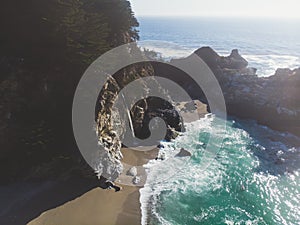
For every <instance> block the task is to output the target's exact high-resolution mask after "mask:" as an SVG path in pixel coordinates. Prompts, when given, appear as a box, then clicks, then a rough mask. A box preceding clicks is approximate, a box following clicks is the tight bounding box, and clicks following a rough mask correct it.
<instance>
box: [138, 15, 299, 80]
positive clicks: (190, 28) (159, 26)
mask: <svg viewBox="0 0 300 225" xmlns="http://www.w3.org/2000/svg"><path fill="white" fill-rule="evenodd" d="M139 22H140V28H139V29H140V36H141V40H142V41H148V40H155V41H165V42H168V43H161V44H157V43H153V42H152V43H151V42H150V43H149V44H146V47H148V48H149V49H152V50H156V51H158V52H160V53H162V55H163V56H164V57H165V58H171V57H183V56H187V55H188V54H190V53H192V52H193V51H194V50H196V49H198V48H200V47H203V46H210V47H212V48H213V49H215V50H216V51H217V52H218V53H219V54H222V55H228V54H230V51H231V50H232V49H235V48H237V49H239V50H240V53H241V54H242V55H243V56H244V57H245V58H246V59H247V60H248V61H249V63H250V66H252V67H256V68H257V69H258V75H259V76H269V75H272V74H274V72H275V70H276V69H277V68H282V67H283V68H285V67H289V68H295V67H299V66H300V20H287V19H285V20H280V19H273V20H271V19H244V18H242V19H238V18H235V19H230V18H155V17H142V18H139Z"/></svg>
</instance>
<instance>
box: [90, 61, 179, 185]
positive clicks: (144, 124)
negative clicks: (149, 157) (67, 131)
mask: <svg viewBox="0 0 300 225" xmlns="http://www.w3.org/2000/svg"><path fill="white" fill-rule="evenodd" d="M152 75H153V70H152V67H151V66H149V65H148V64H147V65H142V66H131V67H129V68H125V69H124V70H122V71H119V72H118V73H117V74H115V75H114V76H112V77H111V79H110V80H108V82H107V83H106V84H105V86H104V88H103V89H102V91H101V93H100V95H99V98H98V104H97V107H96V116H95V120H96V122H97V129H96V131H97V135H98V138H99V144H100V145H101V146H102V147H104V151H102V152H101V151H100V152H99V154H98V155H97V156H95V166H94V169H95V171H96V173H97V175H98V177H101V176H103V177H105V178H107V179H109V180H111V181H114V180H115V179H116V178H117V177H118V176H119V175H120V174H121V173H122V171H123V166H122V163H121V160H122V158H123V156H122V154H121V147H122V142H121V140H122V138H123V137H124V135H125V133H126V132H128V131H126V128H125V127H126V126H125V125H126V124H125V121H126V120H125V117H126V116H128V114H126V113H123V114H122V113H120V112H119V111H118V109H117V108H114V107H115V105H114V103H115V102H116V100H117V98H118V97H119V96H118V94H119V92H120V90H121V89H122V88H123V87H125V86H126V85H127V84H129V83H130V82H132V81H134V80H136V79H138V78H141V77H150V79H151V82H152V83H151V85H150V84H149V83H146V82H144V81H143V80H141V81H139V82H140V86H139V87H140V88H141V89H142V90H146V91H147V90H148V89H149V85H150V86H151V87H153V86H154V87H158V91H159V89H160V88H159V87H160V85H159V83H157V81H156V80H155V79H154V78H151V76H152ZM148 82H150V81H149V80H148ZM135 91H138V90H135ZM140 91H141V90H140ZM161 91H164V90H162V89H161ZM127 97H132V98H133V100H134V102H136V104H135V105H133V106H132V108H131V109H130V115H131V119H132V124H133V129H134V133H135V135H136V137H138V138H141V139H143V138H148V136H149V135H150V132H149V127H148V126H149V122H150V120H151V119H152V118H154V117H161V118H163V119H164V120H165V121H166V123H167V124H168V125H169V128H168V130H167V137H166V139H171V138H172V137H175V136H176V134H177V131H181V130H180V129H181V124H180V118H179V115H178V114H176V110H175V109H174V108H172V107H170V106H169V105H167V104H166V102H163V101H162V100H161V99H156V98H147V99H138V95H137V96H127ZM132 176H136V174H135V175H132Z"/></svg>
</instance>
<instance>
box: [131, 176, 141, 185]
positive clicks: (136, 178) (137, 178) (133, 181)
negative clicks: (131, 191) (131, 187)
mask: <svg viewBox="0 0 300 225" xmlns="http://www.w3.org/2000/svg"><path fill="white" fill-rule="evenodd" d="M140 181H141V178H140V177H138V176H135V177H134V178H133V179H132V183H133V184H138V183H140Z"/></svg>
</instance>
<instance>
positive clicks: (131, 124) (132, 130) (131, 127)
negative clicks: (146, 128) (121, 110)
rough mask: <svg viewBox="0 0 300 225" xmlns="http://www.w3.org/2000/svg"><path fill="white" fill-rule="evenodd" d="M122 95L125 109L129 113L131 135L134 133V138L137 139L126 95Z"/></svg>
mask: <svg viewBox="0 0 300 225" xmlns="http://www.w3.org/2000/svg"><path fill="white" fill-rule="evenodd" d="M121 95H122V98H123V101H124V105H125V109H126V111H127V116H128V121H129V127H130V129H131V133H132V136H133V137H135V134H134V129H133V123H132V118H131V114H130V111H129V109H128V107H127V104H126V101H125V97H124V95H123V94H121Z"/></svg>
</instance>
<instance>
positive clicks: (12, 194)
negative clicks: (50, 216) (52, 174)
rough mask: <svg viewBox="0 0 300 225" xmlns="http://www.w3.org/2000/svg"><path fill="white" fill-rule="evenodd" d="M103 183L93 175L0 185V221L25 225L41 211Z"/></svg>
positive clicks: (3, 224) (7, 223)
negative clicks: (89, 176)
mask: <svg viewBox="0 0 300 225" xmlns="http://www.w3.org/2000/svg"><path fill="white" fill-rule="evenodd" d="M105 185H106V184H105V183H104V184H103V183H102V182H100V181H99V180H98V179H96V178H95V179H93V178H89V179H87V178H70V179H68V180H64V181H43V182H18V183H14V184H9V185H1V186H0V199H1V201H0V224H1V225H24V224H27V223H28V222H30V221H31V220H33V219H34V218H36V217H38V216H39V215H40V214H41V213H43V212H45V211H47V210H50V209H53V208H56V207H58V206H60V205H63V204H64V203H66V202H69V201H71V200H74V199H76V198H78V197H80V196H82V195H83V194H85V193H87V192H88V191H90V190H92V189H94V188H97V187H101V188H107V187H106V186H105Z"/></svg>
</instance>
